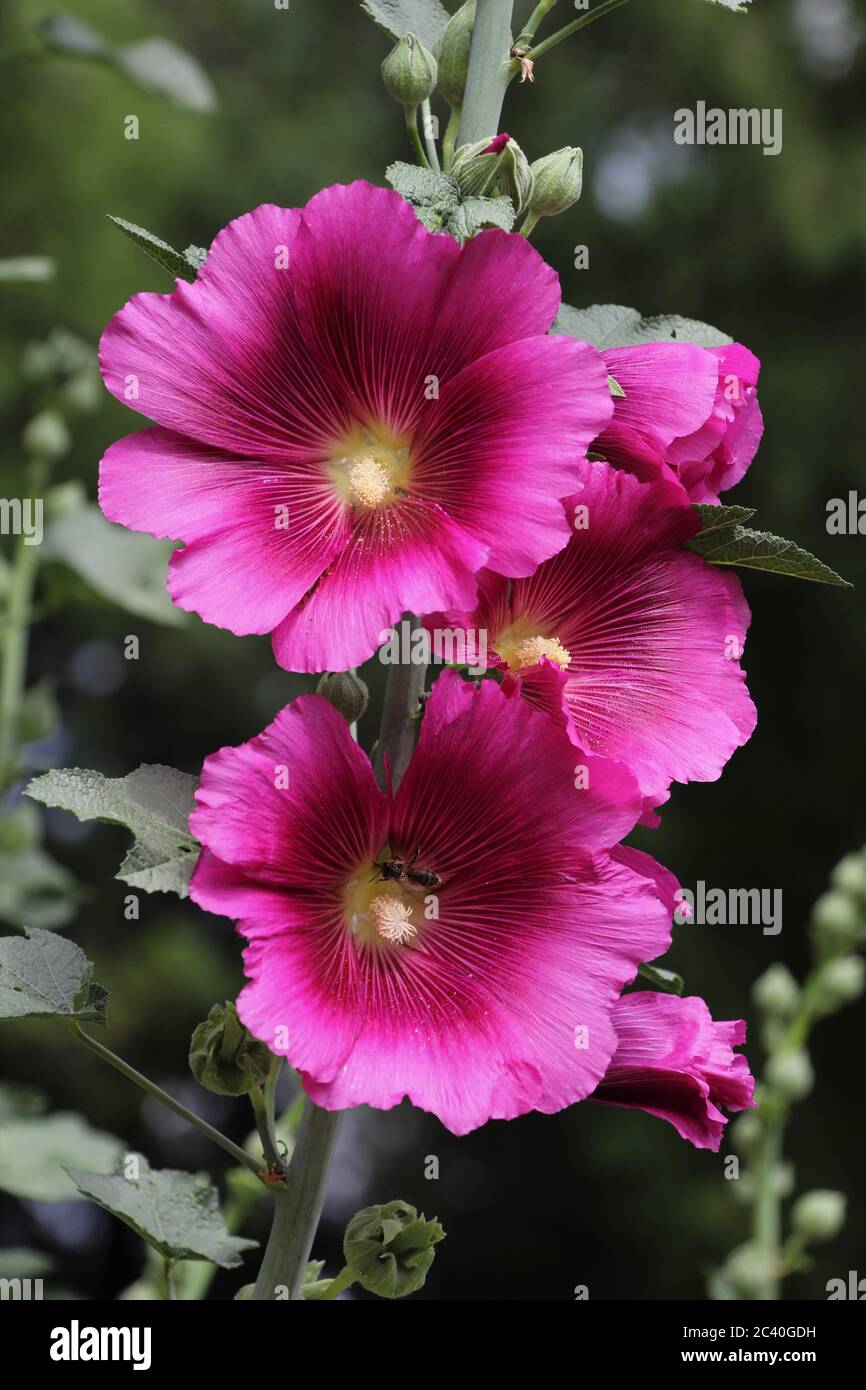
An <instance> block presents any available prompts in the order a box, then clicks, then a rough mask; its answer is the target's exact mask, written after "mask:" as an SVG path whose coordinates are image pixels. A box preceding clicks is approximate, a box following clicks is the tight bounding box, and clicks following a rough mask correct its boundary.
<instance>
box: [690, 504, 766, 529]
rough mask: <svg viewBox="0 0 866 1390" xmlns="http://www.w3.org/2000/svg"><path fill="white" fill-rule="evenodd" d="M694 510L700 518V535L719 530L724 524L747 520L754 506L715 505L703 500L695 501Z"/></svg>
mask: <svg viewBox="0 0 866 1390" xmlns="http://www.w3.org/2000/svg"><path fill="white" fill-rule="evenodd" d="M694 510H695V511H696V512H697V514H698V516H699V517H700V519H701V531H700V534H701V535H702V536H705V535H706V534H707V532H708V531H720V530H721V529H722V528H723V527H725V526H735V525H736V524H737V523H738V522H743V521H748V520H749V517H750V516H754V515H755V509H754V507H716V506H710V505H709V504H708V503H704V502H696V503H695V504H694Z"/></svg>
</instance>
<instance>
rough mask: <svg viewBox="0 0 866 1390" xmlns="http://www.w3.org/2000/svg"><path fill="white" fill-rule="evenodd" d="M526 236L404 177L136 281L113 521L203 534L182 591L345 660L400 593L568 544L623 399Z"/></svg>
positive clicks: (438, 601)
mask: <svg viewBox="0 0 866 1390" xmlns="http://www.w3.org/2000/svg"><path fill="white" fill-rule="evenodd" d="M558 305H559V285H558V281H557V278H556V275H555V274H554V272H553V271H552V270H551V269H550V268H549V267H548V266H547V265H545V263H544V261H543V260H542V259H541V257H540V256H539V255H538V254H537V252H535V251H534V250H533V249H532V248H531V247H529V246H528V245H527V243H526V241H525V239H524V238H522V237H518V236H508V235H506V234H505V233H504V232H500V231H495V230H494V231H489V232H484V233H482V234H481V235H480V236H477V237H475V238H473V239H472V240H471V241H469V242H468V243H467V244H466V246H465V247H463V249H462V250H461V248H460V247H459V246H458V244H457V243H456V242H455V241H453V240H452V239H451V238H450V237H447V236H434V235H431V233H429V232H428V231H426V230H425V228H424V227H423V226H422V225H421V224H420V223H419V222H418V220H417V218H416V217H415V214H414V212H413V211H412V209H411V208H410V207H409V205H408V204H407V203H406V202H404V201H403V199H402V198H401V197H400V196H399V194H397V193H394V192H392V191H390V190H385V189H381V188H374V187H372V186H371V185H370V184H366V183H354V184H351V185H349V186H348V187H342V186H337V187H333V188H328V189H325V190H324V192H322V193H320V194H318V195H317V196H316V197H315V198H313V199H312V200H311V202H309V203H308V204H307V206H306V207H305V208H303V209H301V210H296V209H286V208H278V207H274V206H271V205H265V206H262V207H260V208H257V209H256V210H255V211H254V212H251V213H249V214H247V215H246V216H244V217H239V218H238V219H237V220H236V221H234V222H232V223H230V224H229V226H228V227H226V228H225V230H224V231H222V232H221V233H220V234H219V236H218V237H217V238H216V241H215V242H214V244H213V247H212V248H211V251H210V253H209V255H208V258H207V261H206V263H205V265H204V268H203V269H202V270H201V271H200V273H199V275H198V278H197V280H196V281H195V283H194V284H191V285H190V284H186V283H180V282H179V283H178V285H177V288H176V289H175V291H174V293H173V294H169V295H160V294H139V295H136V296H134V298H133V299H131V300H130V301H129V303H128V304H127V305H126V307H125V308H124V309H122V310H121V312H120V313H119V314H117V315H116V316H115V318H114V319H112V321H111V323H110V324H109V326H108V328H107V329H106V331H105V333H104V335H103V338H102V344H101V348H100V361H101V365H102V372H103V376H104V378H105V381H106V384H107V385H108V387H109V389H110V390H111V391H112V392H113V393H114V394H115V395H116V396H117V397H118V398H119V399H121V400H124V401H126V402H127V403H128V402H129V401H130V400H134V401H135V404H136V409H138V410H140V411H141V412H142V413H143V414H145V415H147V416H149V417H150V418H151V419H152V420H154V421H156V422H157V428H155V429H149V430H144V431H142V432H140V433H138V434H133V435H130V436H128V437H127V438H125V439H122V440H120V441H119V442H118V443H116V444H114V445H112V447H111V448H110V449H109V450H108V452H107V454H106V455H105V458H104V459H103V462H102V468H101V475H100V502H101V505H102V509H103V511H104V512H105V514H106V516H107V517H109V519H110V520H112V521H117V522H120V523H122V524H123V525H124V526H129V527H131V528H132V529H133V530H139V531H149V532H151V534H152V535H155V536H164V537H165V536H167V537H171V538H173V539H175V540H182V541H184V542H185V543H186V545H185V548H184V549H182V550H179V551H178V552H177V553H176V554H175V555H174V556H173V557H172V560H171V563H170V567H169V591H170V593H171V595H172V598H173V599H174V601H175V603H177V604H178V606H179V607H181V608H186V609H190V610H191V611H193V612H196V613H198V614H200V615H201V617H202V618H204V619H205V621H206V622H210V623H215V624H216V625H217V626H220V627H227V628H229V629H230V630H231V631H232V632H235V633H238V634H243V633H265V632H272V633H273V645H274V652H275V655H276V658H277V660H278V662H279V663H280V664H281V665H282V666H284V667H286V668H288V669H290V670H304V671H319V670H324V669H330V670H341V669H343V668H346V667H349V666H353V665H357V664H360V663H361V662H362V661H364V660H366V658H368V657H369V656H370V655H371V654H372V653H373V652H374V651H375V649H376V647H377V645H378V643H379V641H380V640H381V636H380V634H381V633H382V631H383V630H384V629H386V628H388V627H390V626H391V625H392V624H393V623H394V622H395V621H396V620H397V619H398V618H399V617H400V615H401V614H402V613H403V612H404V611H405V610H412V611H414V612H425V611H428V610H429V609H431V608H442V607H450V606H452V605H457V606H462V607H466V606H471V605H472V604H473V603H474V602H475V597H476V585H475V578H474V576H475V574H476V572H477V571H478V569H480V568H481V566H483V565H487V566H489V567H490V568H491V569H493V570H495V571H497V572H499V573H511V574H520V575H526V574H531V572H532V570H533V569H534V568H535V566H536V565H537V564H538V563H539V562H540V561H541V560H545V559H547V558H548V557H549V556H551V555H553V554H555V553H556V551H557V550H559V549H561V548H562V546H563V545H564V544H565V542H566V541H567V539H568V526H567V523H566V519H565V514H564V511H563V508H562V505H561V503H560V500H559V499H560V498H562V497H564V496H565V495H566V494H567V493H569V492H571V491H573V489H574V487H575V485H576V482H577V479H578V477H579V470H580V465H581V460H582V458H583V456H584V455H585V453H586V450H587V447H588V445H589V443H590V441H591V440H592V439H593V437H594V436H595V435H597V434H598V433H599V432H600V431H601V430H602V429H603V428H604V426H605V424H606V423H607V421H608V420H609V418H610V416H611V413H612V404H611V400H610V394H609V391H608V388H607V383H606V373H605V369H604V364H603V362H602V359H601V356H600V354H599V353H597V352H596V351H595V349H594V348H591V347H589V346H587V344H585V343H577V342H573V341H571V340H569V339H567V338H564V337H560V336H552V335H549V334H548V333H547V329H548V328H549V326H550V324H551V322H552V320H553V317H554V315H555V314H556V311H557V308H558Z"/></svg>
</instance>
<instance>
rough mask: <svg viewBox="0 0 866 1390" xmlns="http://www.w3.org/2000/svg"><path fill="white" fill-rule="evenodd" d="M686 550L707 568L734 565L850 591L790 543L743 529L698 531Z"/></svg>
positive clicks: (834, 576) (839, 578)
mask: <svg viewBox="0 0 866 1390" xmlns="http://www.w3.org/2000/svg"><path fill="white" fill-rule="evenodd" d="M686 545H687V546H688V548H689V549H690V550H694V551H696V552H697V554H698V555H702V556H703V557H704V559H705V560H707V561H709V563H710V564H711V565H738V566H740V567H741V568H743V569H753V570H769V571H770V572H771V573H773V574H786V575H789V576H790V577H791V578H792V579H809V580H812V581H813V582H814V583H816V584H838V585H841V586H842V587H843V588H846V589H850V588H851V587H852V585H851V584H849V583H848V580H847V579H842V578H841V576H840V575H838V574H836V572H835V570H831V569H830V568H829V567H828V566H827V565H825V564H823V563H822V561H821V560H817V559H816V558H815V556H814V555H810V554H809V552H808V550H802V549H801V548H800V546H798V545H795V544H794V542H793V541H786V540H783V539H782V537H781V536H773V535H771V534H770V532H769V531H751V530H749V528H748V527H746V526H723V527H719V528H716V529H713V530H711V531H702V532H700V533H699V534H698V535H697V536H693V537H692V539H691V540H689V541H686Z"/></svg>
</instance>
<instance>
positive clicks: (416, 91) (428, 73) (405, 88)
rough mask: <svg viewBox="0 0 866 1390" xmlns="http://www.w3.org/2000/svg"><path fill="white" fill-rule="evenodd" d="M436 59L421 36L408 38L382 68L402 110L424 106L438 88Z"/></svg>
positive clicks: (395, 47) (385, 80)
mask: <svg viewBox="0 0 866 1390" xmlns="http://www.w3.org/2000/svg"><path fill="white" fill-rule="evenodd" d="M436 72H437V69H436V59H435V58H434V57H433V54H432V53H431V52H430V50H429V48H425V47H424V45H423V43H422V42H421V40H420V39H419V38H418V36H417V34H404V35H403V37H402V38H401V39H398V40H397V43H396V44H395V45H394V47H393V48H392V49H391V52H390V53H389V54H388V57H387V58H386V59H385V61H384V63H383V64H382V81H383V82H384V83H385V86H386V87H387V89H388V91H389V93H390V94H391V96H392V97H393V98H394V100H395V101H399V102H400V105H401V106H420V104H421V102H422V101H426V100H427V98H428V97H429V96H430V95H431V93H432V92H433V89H434V87H435V86H436Z"/></svg>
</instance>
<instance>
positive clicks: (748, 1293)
mask: <svg viewBox="0 0 866 1390" xmlns="http://www.w3.org/2000/svg"><path fill="white" fill-rule="evenodd" d="M720 1273H721V1277H722V1279H723V1281H724V1282H725V1283H726V1284H727V1285H728V1286H729V1287H730V1288H731V1289H732V1290H733V1292H734V1294H735V1296H736V1297H737V1298H760V1297H761V1296H762V1295H763V1293H764V1291H765V1289H766V1287H767V1284H768V1283H769V1281H770V1280H771V1279H772V1278H773V1277H774V1269H773V1261H772V1260H771V1259H770V1257H769V1256H768V1255H766V1254H765V1253H764V1252H763V1251H762V1250H759V1249H758V1248H757V1246H755V1245H740V1246H738V1247H737V1249H736V1250H732V1251H731V1253H730V1255H729V1256H728V1258H727V1260H726V1262H725V1264H724V1266H723V1267H722V1270H721V1271H720Z"/></svg>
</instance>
